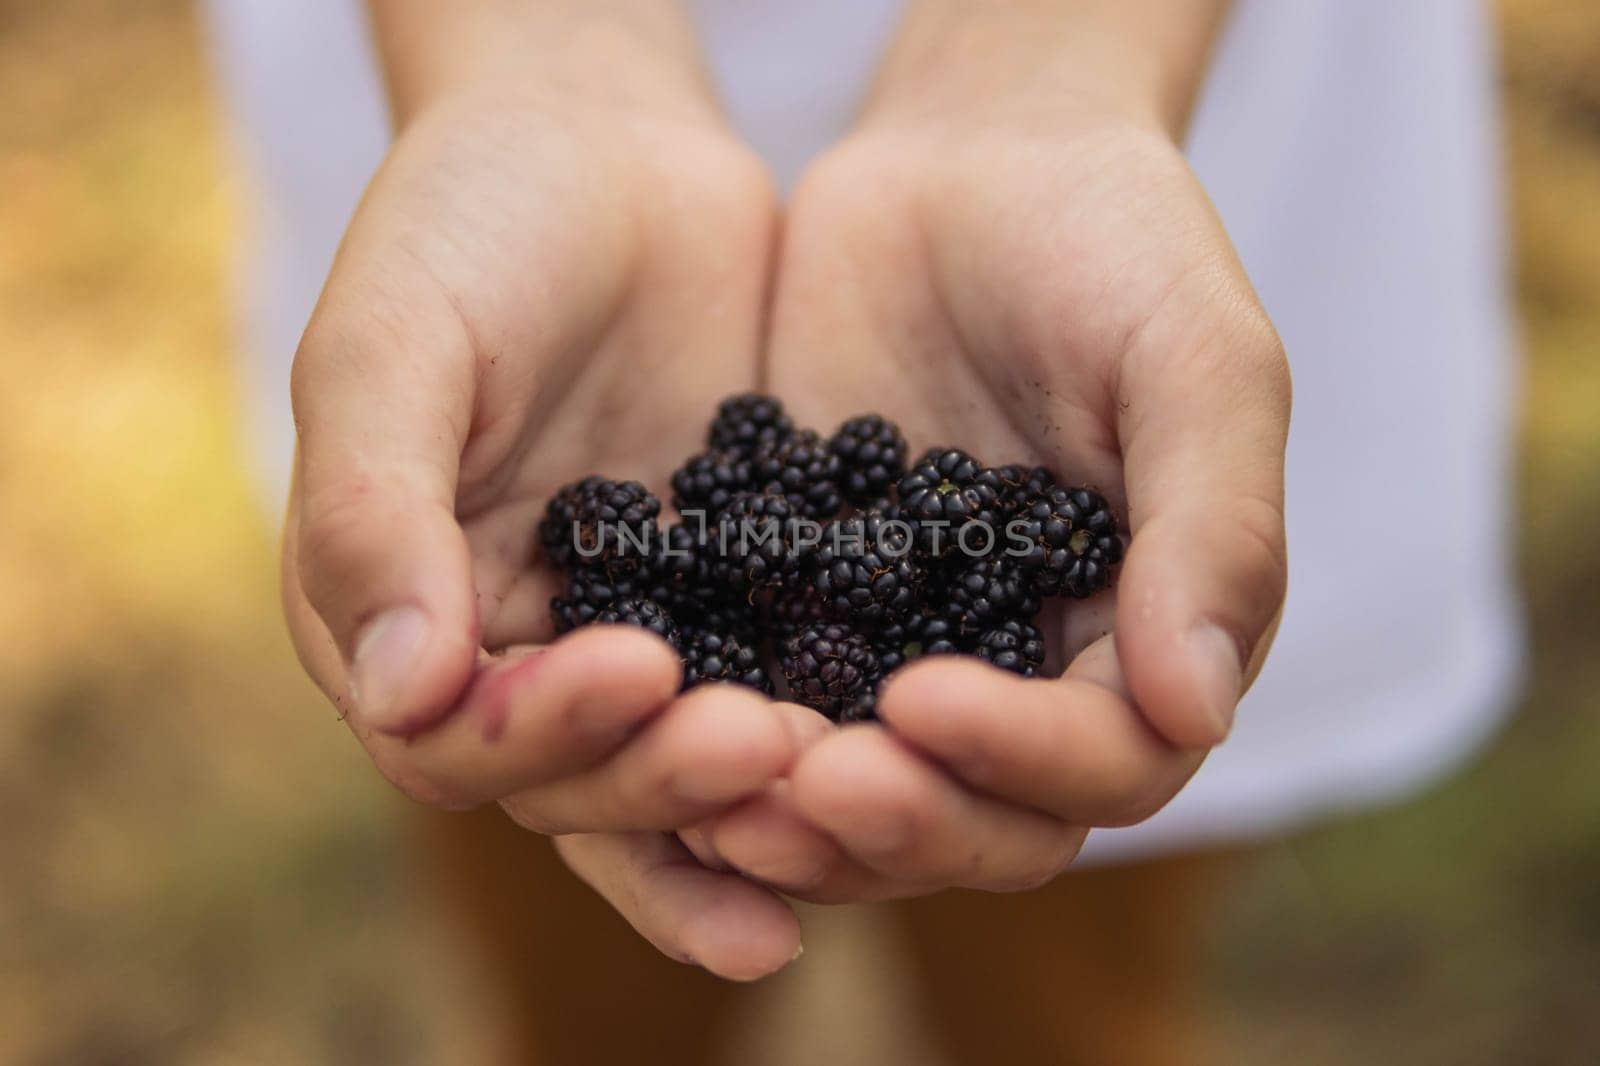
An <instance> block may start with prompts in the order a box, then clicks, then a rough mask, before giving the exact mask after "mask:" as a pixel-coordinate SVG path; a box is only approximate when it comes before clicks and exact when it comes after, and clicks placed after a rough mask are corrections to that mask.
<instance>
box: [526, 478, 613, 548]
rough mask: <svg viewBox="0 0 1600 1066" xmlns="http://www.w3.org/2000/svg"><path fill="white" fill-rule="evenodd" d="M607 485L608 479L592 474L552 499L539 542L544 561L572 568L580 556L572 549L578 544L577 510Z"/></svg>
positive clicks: (541, 523)
mask: <svg viewBox="0 0 1600 1066" xmlns="http://www.w3.org/2000/svg"><path fill="white" fill-rule="evenodd" d="M605 483H606V480H605V478H602V477H598V476H593V475H591V476H590V477H586V478H584V479H582V480H581V481H574V482H573V483H572V484H570V485H564V486H562V488H561V489H560V490H559V491H558V492H557V493H556V494H555V495H554V496H552V497H550V503H549V504H548V505H546V507H545V509H544V519H543V520H542V521H541V522H540V523H539V543H540V545H541V546H543V548H544V554H545V558H547V559H549V560H550V561H551V562H552V563H554V564H555V565H556V566H559V567H561V568H562V569H566V568H568V567H570V566H571V565H572V562H573V559H574V558H575V557H576V556H577V552H576V551H575V550H574V548H573V546H574V544H575V543H576V541H577V534H576V532H575V527H576V524H577V521H578V510H579V508H580V506H583V505H584V502H585V501H586V500H587V499H588V498H589V497H591V496H593V495H594V493H595V491H596V490H597V489H598V488H599V487H600V486H601V485H604V484H605Z"/></svg>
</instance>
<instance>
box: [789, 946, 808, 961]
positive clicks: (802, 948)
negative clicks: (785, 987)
mask: <svg viewBox="0 0 1600 1066" xmlns="http://www.w3.org/2000/svg"><path fill="white" fill-rule="evenodd" d="M805 953H806V946H805V945H804V944H801V945H800V946H799V947H797V948H795V949H794V954H793V955H790V956H789V961H790V962H793V961H795V960H796V959H798V958H799V957H800V956H802V955H804V954H805Z"/></svg>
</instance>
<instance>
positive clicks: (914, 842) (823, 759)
mask: <svg viewBox="0 0 1600 1066" xmlns="http://www.w3.org/2000/svg"><path fill="white" fill-rule="evenodd" d="M790 780H791V781H792V783H793V796H794V804H795V808H796V809H797V810H799V811H800V813H801V814H803V815H804V816H805V817H806V818H807V819H808V820H809V821H810V822H811V823H812V824H814V825H815V826H816V827H817V828H819V829H821V830H823V831H824V832H826V833H828V834H829V835H830V836H832V837H833V838H834V839H835V840H837V841H838V842H839V843H840V844H841V845H842V846H843V847H844V849H845V850H846V851H847V852H848V853H849V854H850V855H851V856H853V857H854V858H855V859H857V860H858V861H859V862H861V863H862V864H863V865H865V866H867V867H868V868H870V869H872V870H874V871H875V872H877V873H879V874H881V875H883V876H884V877H887V878H890V879H893V880H897V881H905V882H912V883H918V884H925V885H954V886H961V887H967V888H983V889H990V890H994V891H1012V890H1019V889H1025V888H1033V887H1036V886H1038V885H1040V884H1043V883H1044V882H1045V881H1048V880H1049V879H1050V878H1052V877H1054V876H1055V875H1056V874H1058V873H1060V872H1061V871H1062V870H1063V869H1065V868H1066V866H1067V864H1068V863H1070V862H1071V861H1072V859H1073V858H1074V857H1076V855H1077V853H1078V849H1079V848H1081V847H1082V846H1083V839H1084V837H1085V835H1086V831H1085V830H1083V829H1080V828H1076V827H1073V826H1069V825H1067V824H1066V823H1064V822H1061V821H1059V820H1058V819H1055V818H1051V817H1049V816H1047V815H1044V814H1041V813H1039V812H1038V811H1034V810H1030V809H1027V808H1024V807H1016V806H1011V805H1008V804H1004V803H1001V802H999V801H997V800H993V799H989V798H987V797H985V796H980V795H978V794H976V793H973V792H970V791H968V790H967V789H965V788H963V787H962V786H961V785H960V784H958V783H957V782H956V781H955V780H954V779H952V778H950V777H949V776H947V775H946V774H944V773H943V772H942V771H940V770H939V769H938V768H937V767H935V766H934V765H932V764H931V763H929V762H927V761H926V760H925V759H923V758H922V757H921V756H919V755H917V754H915V753H914V752H913V751H912V750H911V749H910V748H908V747H907V746H906V745H905V744H904V743H902V742H901V741H899V740H897V739H896V738H895V737H894V736H893V734H891V733H890V732H888V731H887V730H884V729H878V728H875V727H869V726H863V727H856V728H849V729H844V730H841V731H840V732H839V734H838V735H837V736H834V737H830V738H829V739H827V740H825V741H823V742H822V743H820V744H818V745H816V746H815V747H813V748H811V749H810V750H808V751H807V752H806V753H805V755H804V756H802V757H801V759H800V762H799V764H798V765H796V767H795V769H794V772H793V773H792V774H791V776H790Z"/></svg>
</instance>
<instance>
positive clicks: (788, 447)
mask: <svg viewBox="0 0 1600 1066" xmlns="http://www.w3.org/2000/svg"><path fill="white" fill-rule="evenodd" d="M841 469H842V468H841V466H840V463H839V457H838V456H837V455H835V454H833V449H832V448H830V447H829V446H828V442H827V441H825V440H823V439H822V438H821V437H819V436H817V435H816V434H815V433H813V432H812V431H811V430H809V429H802V430H797V431H795V432H793V433H791V434H789V435H788V436H787V437H784V438H782V439H780V440H771V441H763V442H762V443H761V444H760V445H758V446H757V447H756V450H755V453H754V455H753V457H752V459H751V462H750V473H751V476H752V479H753V481H754V483H755V484H756V485H757V486H758V487H760V489H761V490H762V491H763V492H781V493H783V494H784V495H786V496H788V497H789V503H790V505H791V506H792V507H793V508H794V512H795V514H796V515H799V516H803V517H806V518H832V517H833V516H834V515H836V514H838V513H839V508H840V507H842V506H843V505H844V499H843V497H841V496H840V494H839V475H840V471H841Z"/></svg>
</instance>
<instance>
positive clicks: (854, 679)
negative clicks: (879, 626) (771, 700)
mask: <svg viewBox="0 0 1600 1066" xmlns="http://www.w3.org/2000/svg"><path fill="white" fill-rule="evenodd" d="M782 663H783V676H784V678H785V679H786V680H787V681H788V682H789V693H790V695H791V696H793V697H794V699H795V700H796V701H797V702H799V703H803V704H805V705H806V706H807V707H810V708H812V709H813V710H817V711H821V712H822V713H823V714H825V715H827V716H828V717H829V718H832V719H834V720H835V721H837V720H838V719H839V718H840V716H841V715H843V714H844V712H845V710H846V709H847V708H849V707H850V706H851V705H852V704H854V703H855V702H856V701H857V700H859V699H861V698H862V697H863V696H865V695H867V694H869V693H870V692H871V691H872V688H873V686H874V685H875V684H876V683H877V680H878V676H879V663H878V656H877V655H876V654H875V653H874V652H873V650H872V645H870V644H869V643H867V640H866V638H865V637H863V636H860V635H859V634H857V633H856V632H854V631H853V630H851V629H850V628H849V627H848V626H842V625H839V624H838V623H836V622H827V623H812V624H810V625H807V626H805V627H804V628H803V629H801V630H800V631H799V632H798V633H796V634H794V636H792V637H790V638H789V639H788V640H786V641H784V643H783V655H782Z"/></svg>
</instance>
